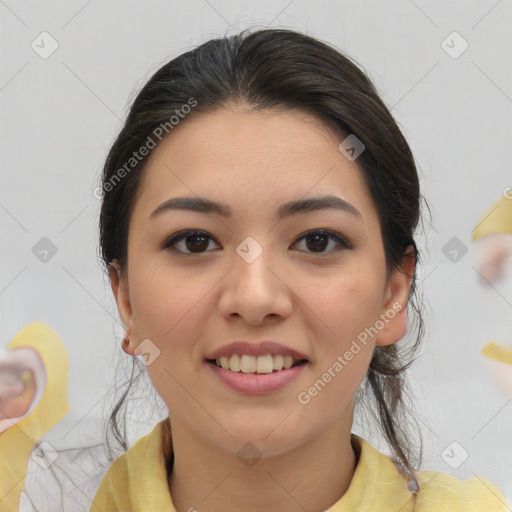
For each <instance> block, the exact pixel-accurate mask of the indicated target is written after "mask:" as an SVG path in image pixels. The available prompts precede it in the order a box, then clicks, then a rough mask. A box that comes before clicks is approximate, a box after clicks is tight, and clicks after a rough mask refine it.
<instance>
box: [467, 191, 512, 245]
mask: <svg viewBox="0 0 512 512" xmlns="http://www.w3.org/2000/svg"><path fill="white" fill-rule="evenodd" d="M489 233H512V198H507V197H505V196H501V197H500V198H499V199H498V200H497V201H496V202H494V203H493V204H492V205H491V207H490V208H489V209H488V210H487V211H486V212H485V213H484V214H483V215H482V217H480V220H479V221H478V223H477V225H476V227H475V229H474V230H473V236H472V237H471V240H472V241H475V240H476V239H477V238H480V237H481V236H484V235H487V234H489Z"/></svg>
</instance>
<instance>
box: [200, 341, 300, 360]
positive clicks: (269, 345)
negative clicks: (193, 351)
mask: <svg viewBox="0 0 512 512" xmlns="http://www.w3.org/2000/svg"><path fill="white" fill-rule="evenodd" d="M233 354H239V355H244V354H247V355H250V356H256V357H258V356H265V355H267V354H270V355H272V356H275V355H277V354H281V355H283V356H291V357H293V358H294V359H306V360H308V361H309V359H308V357H307V356H305V355H304V354H303V353H302V352H299V351H297V350H295V349H292V348H290V347H286V346H285V345H282V344H281V343H277V342H275V341H261V342H259V343H249V342H247V341H235V342H233V343H230V344H229V345H224V346H223V347H220V348H218V349H217V350H214V351H213V352H211V353H210V354H208V355H207V356H206V359H220V358H221V357H223V356H225V357H231V356H232V355H233Z"/></svg>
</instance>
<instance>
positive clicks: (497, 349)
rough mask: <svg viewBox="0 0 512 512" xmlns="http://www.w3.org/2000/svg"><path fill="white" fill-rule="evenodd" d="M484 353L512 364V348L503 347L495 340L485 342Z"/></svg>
mask: <svg viewBox="0 0 512 512" xmlns="http://www.w3.org/2000/svg"><path fill="white" fill-rule="evenodd" d="M482 355H484V356H485V357H489V358H491V359H496V361H501V362H502V363H508V364H512V350H511V349H509V348H505V347H502V346H501V345H498V344H497V343H495V342H494V341H489V342H487V343H486V344H485V346H484V348H483V349H482Z"/></svg>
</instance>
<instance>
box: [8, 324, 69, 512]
mask: <svg viewBox="0 0 512 512" xmlns="http://www.w3.org/2000/svg"><path fill="white" fill-rule="evenodd" d="M17 347H29V348H33V349H35V350H36V351H37V353H38V354H39V356H40V357H41V359H42V362H43V364H44V369H45V372H46V387H45V390H44V393H43V395H42V397H41V399H40V400H39V403H38V404H37V405H36V406H35V408H34V409H33V411H32V412H31V413H30V414H28V416H26V417H24V418H23V419H21V420H20V421H19V422H18V423H15V424H14V425H13V426H12V427H9V428H8V429H7V430H6V431H5V432H2V433H1V434H0V510H2V511H4V510H5V511H6V512H7V511H13V512H14V511H16V510H18V508H19V503H20V496H21V492H22V491H23V489H24V486H25V476H26V473H27V466H28V462H29V456H30V453H31V451H32V448H33V447H34V445H35V444H36V443H37V442H38V441H39V439H40V438H41V437H42V435H43V434H44V433H45V432H46V431H48V430H49V429H50V428H52V427H53V426H54V425H56V424H57V423H58V422H59V421H60V420H61V419H62V418H63V417H64V416H65V415H66V414H67V413H68V412H69V411H70V405H69V402H68V399H67V385H68V378H69V359H68V354H67V351H66V347H65V346H64V344H63V343H62V341H61V339H60V338H59V336H58V335H57V334H56V333H55V331H53V330H52V329H51V328H50V327H49V326H48V325H46V324H44V323H43V322H33V323H31V324H29V325H27V326H26V327H25V328H24V329H22V330H21V331H20V332H19V333H18V334H17V335H16V336H15V337H14V338H13V339H12V341H11V342H10V343H9V344H8V345H7V348H8V349H13V348H17Z"/></svg>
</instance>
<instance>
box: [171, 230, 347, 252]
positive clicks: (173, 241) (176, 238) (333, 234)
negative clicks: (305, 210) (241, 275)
mask: <svg viewBox="0 0 512 512" xmlns="http://www.w3.org/2000/svg"><path fill="white" fill-rule="evenodd" d="M318 234H319V235H325V236H327V237H328V238H329V239H330V240H334V241H335V242H337V243H338V244H339V246H338V248H337V249H334V250H330V251H326V252H323V253H322V252H313V251H303V252H306V253H309V254H313V255H315V256H320V257H322V256H326V255H329V254H332V253H337V252H339V251H342V250H344V249H352V245H351V244H350V243H349V242H348V241H347V240H346V239H345V238H343V237H342V236H341V235H340V234H339V233H336V232H335V231H331V230H329V229H316V230H312V231H308V232H307V233H305V234H303V235H301V236H300V237H299V238H298V239H297V240H296V241H295V242H294V243H297V242H300V241H302V240H303V239H305V238H308V237H310V236H313V235H318ZM190 235H202V236H205V237H208V238H209V239H210V240H215V239H214V238H212V237H211V236H210V235H209V234H208V233H206V232H204V231H196V230H192V229H187V230H184V231H180V232H179V233H177V234H175V235H173V236H171V237H170V238H168V239H167V240H166V241H165V242H164V244H163V246H162V249H165V250H169V251H172V252H177V253H179V254H190V255H199V254H204V253H205V252H210V251H203V252H202V253H201V252H198V253H193V252H184V251H179V250H178V249H176V248H175V247H174V245H175V244H177V243H178V242H180V241H181V240H183V239H185V238H187V237H188V236H190ZM216 243H218V242H216ZM219 245H220V244H219ZM340 246H341V247H340Z"/></svg>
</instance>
